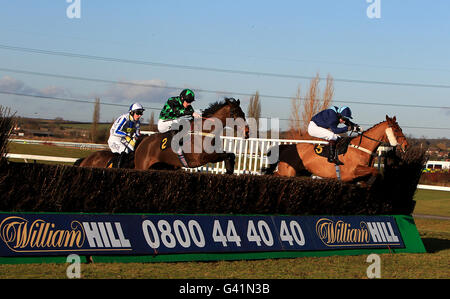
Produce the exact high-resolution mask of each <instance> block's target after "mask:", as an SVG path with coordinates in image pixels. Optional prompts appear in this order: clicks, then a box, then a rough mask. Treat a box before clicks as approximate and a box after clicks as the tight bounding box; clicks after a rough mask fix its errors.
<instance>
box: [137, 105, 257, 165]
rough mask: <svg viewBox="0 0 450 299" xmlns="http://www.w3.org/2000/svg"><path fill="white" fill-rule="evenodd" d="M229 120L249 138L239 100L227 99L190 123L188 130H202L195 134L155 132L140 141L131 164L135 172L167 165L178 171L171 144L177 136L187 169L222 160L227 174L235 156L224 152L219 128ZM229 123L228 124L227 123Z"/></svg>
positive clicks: (210, 107)
mask: <svg viewBox="0 0 450 299" xmlns="http://www.w3.org/2000/svg"><path fill="white" fill-rule="evenodd" d="M230 120H232V122H233V127H234V125H236V124H237V126H238V127H240V129H242V131H243V134H242V135H243V136H244V137H245V138H248V136H249V127H248V124H247V122H246V120H245V113H244V112H243V111H242V109H241V107H240V101H239V100H237V101H236V100H235V99H233V98H226V99H225V100H224V101H221V102H216V103H213V104H211V105H210V106H209V107H208V108H207V109H206V110H204V111H203V114H202V119H201V120H199V121H198V120H196V121H191V122H190V127H191V128H193V127H194V131H195V130H196V129H199V127H200V129H201V132H200V133H198V134H195V133H194V134H192V135H189V134H186V133H185V134H184V135H183V134H181V135H180V133H179V132H176V131H170V132H168V133H158V134H154V135H151V136H148V137H146V138H144V139H143V140H142V142H141V143H140V145H139V146H138V147H137V149H136V153H135V158H134V164H135V169H141V170H145V169H149V168H152V167H154V166H156V165H160V164H161V163H162V164H163V165H170V166H172V167H175V168H180V167H182V166H183V165H182V164H181V162H180V160H179V158H178V156H177V154H176V152H175V151H174V150H173V149H172V146H173V145H174V144H176V142H171V141H172V139H173V138H174V137H176V136H177V135H179V136H182V137H183V146H182V148H183V152H184V156H185V158H186V160H187V164H188V167H190V168H195V167H199V166H202V165H205V164H207V163H217V162H222V161H225V168H226V173H227V174H232V173H233V172H234V161H235V155H234V154H233V153H226V152H223V149H222V143H221V140H220V134H221V133H222V129H223V128H224V127H225V126H226V125H229V121H230ZM227 123H228V124H227Z"/></svg>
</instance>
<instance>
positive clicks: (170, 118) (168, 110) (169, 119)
mask: <svg viewBox="0 0 450 299" xmlns="http://www.w3.org/2000/svg"><path fill="white" fill-rule="evenodd" d="M193 101H195V95H194V92H193V91H192V90H190V89H184V90H183V91H182V92H181V93H180V96H178V97H171V98H169V99H168V100H167V102H166V103H165V105H164V107H163V109H162V110H161V113H160V114H159V120H158V131H159V132H160V133H165V132H168V131H171V130H173V131H174V132H175V131H177V130H178V129H179V125H180V124H181V123H182V122H183V121H186V120H188V119H191V118H192V117H195V118H199V117H201V115H200V114H198V113H197V112H195V111H194V108H192V105H191V104H192V102H193ZM176 153H177V155H178V158H179V159H180V162H181V164H182V165H183V166H184V167H188V164H187V162H186V159H185V157H184V155H183V149H182V147H181V146H180V147H179V148H178V149H176Z"/></svg>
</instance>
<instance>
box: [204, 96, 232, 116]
mask: <svg viewBox="0 0 450 299" xmlns="http://www.w3.org/2000/svg"><path fill="white" fill-rule="evenodd" d="M227 99H228V98H227ZM227 99H224V100H222V101H217V102H214V103H211V104H209V107H208V108H206V109H205V110H203V113H202V114H203V116H204V117H209V116H211V115H213V114H214V113H216V112H217V111H219V110H220V109H221V108H223V107H224V106H225V105H227V104H228V102H227V101H226V100H227Z"/></svg>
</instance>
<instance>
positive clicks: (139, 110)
mask: <svg viewBox="0 0 450 299" xmlns="http://www.w3.org/2000/svg"><path fill="white" fill-rule="evenodd" d="M144 111H145V109H144V108H143V107H142V105H141V104H139V103H134V104H132V105H131V106H130V109H129V111H128V113H125V114H122V115H121V116H119V117H118V118H117V119H116V121H115V122H114V123H113V125H112V127H111V129H110V131H109V133H110V135H109V139H108V145H109V148H110V149H111V151H112V152H113V153H114V154H117V159H116V162H117V164H116V167H117V168H119V167H120V164H121V163H122V162H123V159H124V156H125V155H126V154H129V153H131V152H133V151H134V149H135V148H134V147H135V144H136V140H137V138H138V137H139V136H140V134H141V122H140V118H141V116H142V114H143V113H144Z"/></svg>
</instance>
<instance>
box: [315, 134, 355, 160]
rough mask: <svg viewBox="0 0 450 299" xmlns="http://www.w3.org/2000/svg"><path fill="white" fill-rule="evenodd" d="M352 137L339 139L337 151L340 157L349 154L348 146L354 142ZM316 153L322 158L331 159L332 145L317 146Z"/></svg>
mask: <svg viewBox="0 0 450 299" xmlns="http://www.w3.org/2000/svg"><path fill="white" fill-rule="evenodd" d="M352 139H353V138H352V137H342V138H339V141H338V144H337V145H336V151H337V154H338V155H344V154H345V153H346V152H347V149H348V145H349V144H350V141H352ZM314 152H315V153H316V154H317V155H319V156H321V157H325V158H327V157H329V153H330V145H328V144H316V145H315V146H314Z"/></svg>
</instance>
